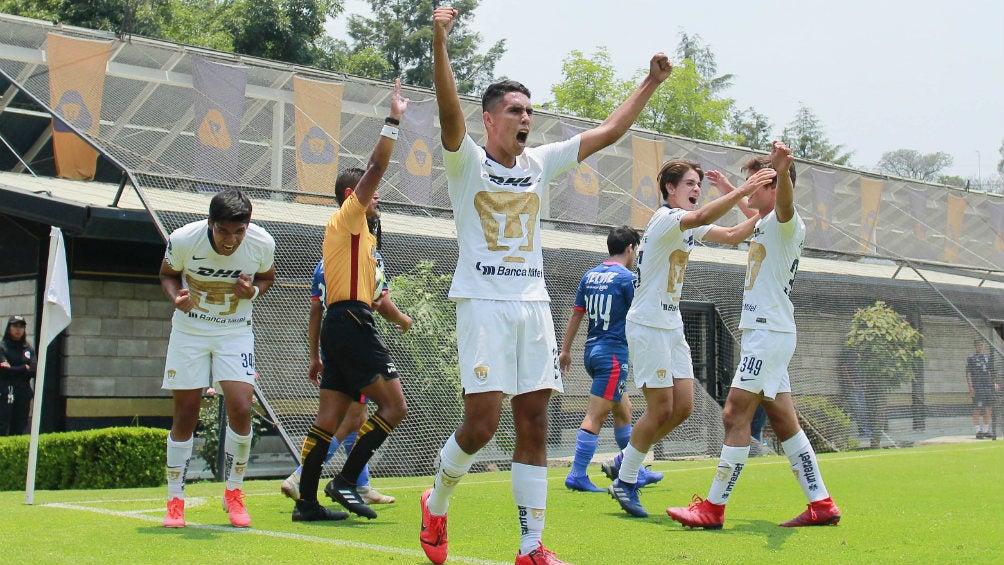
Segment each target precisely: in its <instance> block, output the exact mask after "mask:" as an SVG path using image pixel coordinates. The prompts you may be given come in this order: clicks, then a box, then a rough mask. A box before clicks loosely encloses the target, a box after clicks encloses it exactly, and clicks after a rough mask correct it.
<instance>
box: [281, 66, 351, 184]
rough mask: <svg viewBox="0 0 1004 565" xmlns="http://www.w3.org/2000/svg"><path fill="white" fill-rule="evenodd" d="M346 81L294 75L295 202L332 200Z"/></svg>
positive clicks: (336, 174)
mask: <svg viewBox="0 0 1004 565" xmlns="http://www.w3.org/2000/svg"><path fill="white" fill-rule="evenodd" d="M344 91H345V85H343V84H335V83H332V82H322V81H317V80H312V79H307V78H303V77H300V76H294V77H293V105H294V122H295V124H296V188H297V190H298V191H299V192H301V193H303V192H306V193H311V194H327V195H329V196H330V197H329V198H322V197H317V196H310V195H306V194H298V195H297V196H296V198H295V200H296V201H297V202H305V203H308V204H334V199H333V197H334V195H335V180H336V179H337V178H338V149H339V141H338V139H339V135H340V134H341V127H342V126H341V124H342V95H343V94H344Z"/></svg>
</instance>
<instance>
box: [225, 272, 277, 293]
mask: <svg viewBox="0 0 1004 565" xmlns="http://www.w3.org/2000/svg"><path fill="white" fill-rule="evenodd" d="M274 282H275V266H272V267H271V268H270V269H269V270H267V271H264V272H261V273H255V274H254V277H251V276H250V275H245V274H241V275H240V276H239V277H237V282H236V283H234V294H235V295H237V297H238V298H243V299H245V300H254V299H255V298H258V297H259V296H261V295H263V294H265V291H266V290H268V289H269V288H271V287H272V283H274Z"/></svg>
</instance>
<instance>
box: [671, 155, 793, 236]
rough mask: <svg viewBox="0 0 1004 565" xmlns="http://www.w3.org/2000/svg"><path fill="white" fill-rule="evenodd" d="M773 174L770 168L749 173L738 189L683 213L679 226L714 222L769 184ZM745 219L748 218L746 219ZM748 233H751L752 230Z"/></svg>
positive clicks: (688, 227)
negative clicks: (748, 176)
mask: <svg viewBox="0 0 1004 565" xmlns="http://www.w3.org/2000/svg"><path fill="white" fill-rule="evenodd" d="M774 174H775V173H774V171H773V170H771V169H760V170H759V171H757V172H755V173H753V174H752V175H750V178H748V179H747V180H746V182H745V183H743V185H742V186H741V187H739V189H738V190H733V191H732V192H729V193H727V194H723V195H721V196H719V197H718V198H715V199H714V200H712V201H711V202H708V203H707V204H705V205H704V206H701V207H700V208H698V209H697V210H691V211H689V212H687V213H686V214H684V215H683V218H681V219H680V227H681V228H682V229H691V228H696V227H697V226H706V225H708V224H710V223H712V222H714V221H715V220H717V219H718V218H721V217H722V216H724V215H725V213H726V212H728V211H729V210H731V209H732V207H733V206H735V205H736V203H738V202H739V201H740V200H742V199H743V198H746V197H747V196H749V195H750V194H752V193H753V191H754V190H757V189H759V188H761V187H764V186H767V185H768V184H770V181H771V179H772V178H774ZM746 221H749V220H748V219H747V220H746ZM750 233H753V232H752V230H751V231H750ZM705 237H707V236H705ZM713 241H714V240H713ZM740 241H742V240H740Z"/></svg>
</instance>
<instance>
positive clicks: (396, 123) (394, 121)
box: [383, 118, 401, 126]
mask: <svg viewBox="0 0 1004 565" xmlns="http://www.w3.org/2000/svg"><path fill="white" fill-rule="evenodd" d="M383 123H385V124H387V125H389V126H399V125H401V120H399V119H397V118H384V121H383Z"/></svg>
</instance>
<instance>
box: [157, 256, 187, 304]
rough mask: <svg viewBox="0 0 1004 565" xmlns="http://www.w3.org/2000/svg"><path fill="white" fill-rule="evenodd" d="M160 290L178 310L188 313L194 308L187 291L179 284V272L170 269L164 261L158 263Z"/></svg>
mask: <svg viewBox="0 0 1004 565" xmlns="http://www.w3.org/2000/svg"><path fill="white" fill-rule="evenodd" d="M160 289H161V290H162V291H164V295H165V296H167V299H168V300H170V301H171V302H172V303H173V304H174V307H175V308H177V309H178V310H181V311H182V312H185V313H188V312H191V311H192V308H194V307H195V303H193V302H192V297H191V296H189V295H188V289H187V288H184V286H183V285H182V284H181V271H175V270H174V269H172V268H171V266H170V265H168V264H167V260H166V259H165V260H163V261H161V263H160Z"/></svg>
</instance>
